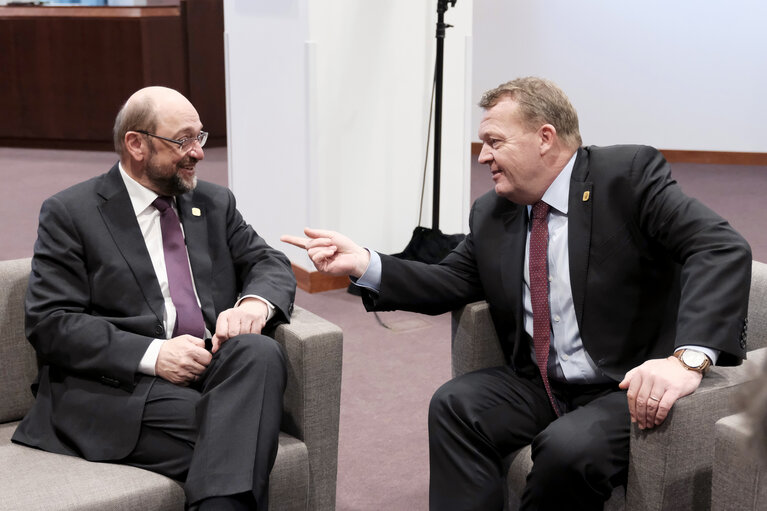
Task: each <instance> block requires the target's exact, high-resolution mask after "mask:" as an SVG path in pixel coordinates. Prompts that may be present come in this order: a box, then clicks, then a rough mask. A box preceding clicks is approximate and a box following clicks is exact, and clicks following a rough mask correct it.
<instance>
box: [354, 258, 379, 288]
mask: <svg viewBox="0 0 767 511" xmlns="http://www.w3.org/2000/svg"><path fill="white" fill-rule="evenodd" d="M365 250H367V251H368V252H369V253H370V262H368V267H367V268H366V269H365V273H363V274H362V275H361V276H360V278H358V279H355V278H354V277H349V279H350V280H351V281H352V284H354V285H355V286H358V287H364V288H367V289H370V290H371V291H373V292H375V293H378V291H379V290H380V289H381V256H380V255H378V252H375V251H373V250H370V249H369V248H366V249H365Z"/></svg>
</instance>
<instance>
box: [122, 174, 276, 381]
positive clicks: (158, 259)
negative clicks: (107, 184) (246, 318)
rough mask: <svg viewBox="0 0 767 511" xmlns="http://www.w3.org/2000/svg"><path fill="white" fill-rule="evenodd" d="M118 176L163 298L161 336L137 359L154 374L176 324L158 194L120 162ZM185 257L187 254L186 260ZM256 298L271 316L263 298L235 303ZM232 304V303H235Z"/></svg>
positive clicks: (271, 308)
mask: <svg viewBox="0 0 767 511" xmlns="http://www.w3.org/2000/svg"><path fill="white" fill-rule="evenodd" d="M119 167H120V175H121V176H122V178H123V182H124V183H125V187H126V188H127V190H128V195H129V196H130V200H131V205H132V206H133V212H134V213H135V214H136V220H137V221H138V225H139V229H140V230H141V235H142V236H143V237H144V242H145V243H146V248H147V251H148V252H149V258H150V259H151V260H152V266H153V267H154V272H155V275H157V282H158V283H159V284H160V291H162V296H163V299H164V300H165V303H164V307H163V312H164V314H163V328H164V330H165V336H166V338H165V339H155V340H154V341H152V343H151V344H150V345H149V347H148V348H147V350H146V352H145V353H144V356H143V357H142V358H141V362H139V367H138V371H139V372H140V373H143V374H148V375H150V376H155V375H156V374H155V364H156V363H157V356H158V355H159V353H160V348H161V347H162V344H163V343H164V342H165V341H166V340H167V339H170V338H171V336H172V335H173V327H174V326H175V325H176V307H175V306H174V305H173V300H171V297H170V287H169V286H168V272H167V270H166V268H165V252H164V250H163V246H162V228H161V227H160V212H159V210H157V209H156V208H155V207H154V206H152V203H153V202H154V200H155V199H156V198H157V197H159V195H158V194H157V193H155V192H153V191H152V190H150V189H149V188H146V187H145V186H143V185H141V184H139V183H138V182H137V181H136V180H135V179H133V178H132V177H130V176H129V175H128V173H127V172H125V169H123V166H122V163H120V164H119ZM171 204H172V207H173V209H174V211H176V214H177V215H178V209H177V208H176V201H175V199H174V200H173V201H171ZM183 230H184V226H183V225H181V231H182V232H183ZM188 259H189V256H188V254H187V260H188ZM189 273H190V274H192V268H191V265H190V267H189ZM192 287H193V288H194V294H195V297H196V298H197V304H198V305H199V304H200V298H199V297H198V296H197V288H196V287H195V285H194V278H192ZM249 297H252V298H258V299H259V300H261V301H263V302H264V303H266V305H267V308H268V310H269V314H268V316H267V321H269V319H271V317H272V316H273V315H274V306H273V305H272V304H271V303H270V302H269V301H268V300H266V299H264V298H262V297H260V296H256V295H248V296H243V297H241V298H240V299H239V300H238V301H237V304H236V305H239V303H240V302H241V301H242V300H243V299H244V298H249ZM236 305H235V306H236ZM205 336H206V337H211V333H210V331H208V329H207V327H206V328H205Z"/></svg>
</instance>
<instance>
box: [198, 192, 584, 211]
mask: <svg viewBox="0 0 767 511" xmlns="http://www.w3.org/2000/svg"><path fill="white" fill-rule="evenodd" d="M586 193H589V192H586ZM584 200H586V199H584ZM192 215H194V216H201V215H202V211H200V208H192Z"/></svg>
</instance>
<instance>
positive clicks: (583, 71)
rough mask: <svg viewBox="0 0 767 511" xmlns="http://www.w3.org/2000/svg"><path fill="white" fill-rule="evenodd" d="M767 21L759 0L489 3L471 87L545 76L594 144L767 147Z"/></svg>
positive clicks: (478, 13)
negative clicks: (568, 103) (558, 89)
mask: <svg viewBox="0 0 767 511" xmlns="http://www.w3.org/2000/svg"><path fill="white" fill-rule="evenodd" d="M766 19H767V3H765V2H764V1H762V0H730V1H727V2H723V1H717V2H714V1H700V0H674V1H666V0H627V1H615V0H592V1H588V2H573V1H571V0H547V1H545V2H531V1H527V0H482V1H480V2H475V3H474V34H473V36H474V81H473V88H474V95H475V96H479V95H480V94H481V93H482V92H483V91H485V90H487V89H489V88H492V87H495V86H497V85H498V84H500V83H502V82H504V81H507V80H509V79H511V78H514V77H518V76H527V75H538V76H544V77H547V78H550V79H552V80H553V81H555V82H557V83H558V84H559V85H560V86H561V87H562V88H563V89H564V90H565V92H567V94H568V95H569V96H570V99H571V100H572V102H573V104H574V105H575V107H576V109H577V110H578V113H579V116H580V120H581V132H582V134H583V140H584V143H586V144H598V145H606V144H614V143H644V144H650V145H654V146H656V147H661V148H665V149H682V150H719V151H746V152H749V151H752V152H765V151H767V142H765V140H766V139H765V136H764V133H765V130H764V126H763V120H762V119H763V117H764V115H765V113H767V94H765V92H764V91H765V90H766V87H765V86H767V30H765V20H766ZM473 112H474V113H473V121H472V124H473V126H474V129H475V130H476V128H477V127H478V125H479V119H480V118H481V110H480V109H479V108H478V107H475V108H474V110H473ZM474 140H476V135H475V136H474Z"/></svg>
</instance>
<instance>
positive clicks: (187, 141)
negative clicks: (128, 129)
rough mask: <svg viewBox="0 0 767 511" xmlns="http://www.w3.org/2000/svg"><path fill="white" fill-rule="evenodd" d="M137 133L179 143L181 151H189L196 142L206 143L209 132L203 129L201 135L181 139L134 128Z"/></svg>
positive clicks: (201, 144)
mask: <svg viewBox="0 0 767 511" xmlns="http://www.w3.org/2000/svg"><path fill="white" fill-rule="evenodd" d="M134 131H135V132H136V133H142V134H144V135H149V136H150V137H154V138H159V139H162V140H165V141H166V142H172V143H174V144H178V147H179V148H180V149H181V152H184V153H185V152H187V151H189V150H190V149H192V146H194V143H195V142H199V143H200V147H202V146H204V145H205V142H207V141H208V132H207V131H201V132H200V134H199V135H197V136H196V137H191V138H182V139H181V140H175V139H172V138H167V137H161V136H160V135H155V134H154V133H149V132H148V131H144V130H134Z"/></svg>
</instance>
